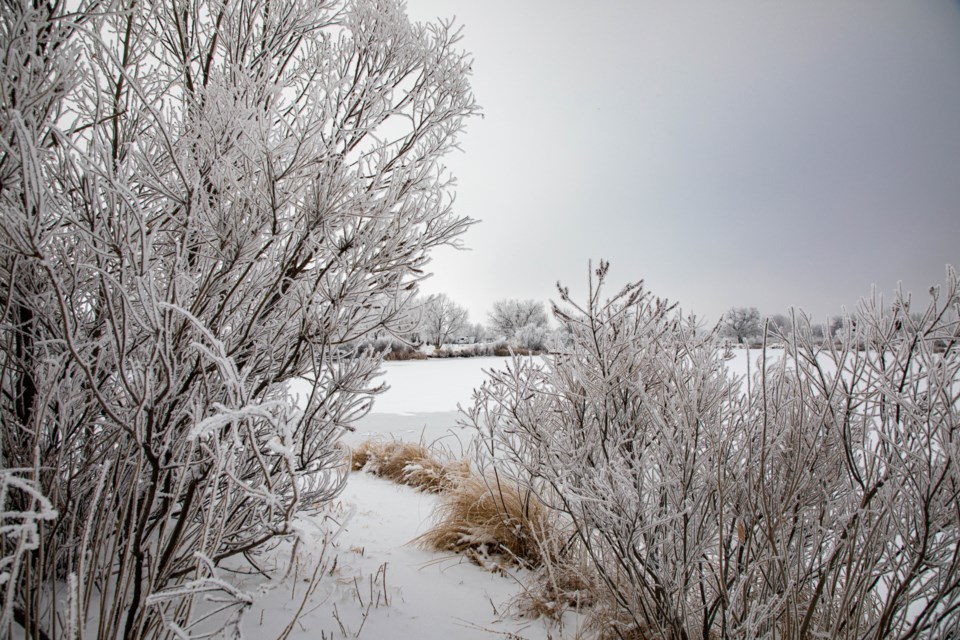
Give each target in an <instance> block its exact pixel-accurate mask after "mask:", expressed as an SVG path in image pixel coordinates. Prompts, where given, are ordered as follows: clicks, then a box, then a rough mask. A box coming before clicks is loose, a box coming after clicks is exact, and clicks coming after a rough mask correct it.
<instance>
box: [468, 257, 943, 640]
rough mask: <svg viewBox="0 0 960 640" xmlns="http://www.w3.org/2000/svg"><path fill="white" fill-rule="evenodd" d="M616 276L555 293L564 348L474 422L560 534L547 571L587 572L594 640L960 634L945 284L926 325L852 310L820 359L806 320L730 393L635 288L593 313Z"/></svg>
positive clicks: (510, 380) (897, 310)
mask: <svg viewBox="0 0 960 640" xmlns="http://www.w3.org/2000/svg"><path fill="white" fill-rule="evenodd" d="M606 270H607V266H606V265H605V264H604V265H601V267H600V269H599V270H598V273H597V280H596V282H595V283H592V286H591V292H590V296H589V299H588V302H587V305H586V307H583V308H580V307H577V306H576V305H574V304H573V303H572V302H571V301H570V300H569V298H568V296H567V295H566V292H565V291H561V298H562V300H563V302H564V303H566V305H565V307H564V308H560V309H556V310H555V315H556V317H557V319H558V320H559V321H560V322H561V323H562V324H563V325H564V330H565V331H566V332H568V334H569V336H570V338H571V341H570V346H569V349H568V350H567V351H564V352H562V353H559V354H557V355H555V356H551V357H549V358H546V359H544V360H543V361H542V362H537V361H535V360H530V359H516V360H515V361H514V363H513V365H512V366H511V367H509V368H508V369H507V370H506V371H502V372H498V373H495V374H494V375H493V376H492V378H491V379H490V380H489V381H488V382H487V383H486V384H485V385H484V387H483V388H482V389H481V390H480V392H479V393H478V395H477V399H476V403H475V405H474V407H473V408H472V409H471V410H470V412H469V416H470V419H471V422H472V423H473V424H474V426H475V427H476V428H477V429H478V432H479V436H480V437H479V439H478V441H477V443H478V458H479V460H478V463H479V464H480V465H483V466H487V467H490V466H492V467H493V468H494V469H495V470H497V472H498V473H501V474H505V475H509V476H510V477H516V478H519V479H521V480H523V481H524V482H525V483H526V484H527V486H529V487H531V488H533V489H534V490H536V491H537V492H538V494H539V495H540V497H541V498H542V499H543V500H544V501H545V502H546V503H548V504H549V505H550V507H551V509H553V510H554V511H555V512H556V513H557V514H558V515H559V517H560V520H561V521H565V522H566V523H567V526H569V528H570V531H571V536H572V541H573V542H572V543H571V545H568V548H567V550H566V551H567V553H566V555H558V556H548V557H547V559H548V561H549V560H551V558H556V560H555V561H556V562H559V563H561V564H560V565H557V566H555V567H554V568H553V571H552V572H551V571H550V568H549V567H548V571H547V572H546V574H547V575H550V574H551V573H553V574H561V573H562V572H563V571H564V570H566V569H567V568H568V566H569V565H570V563H572V562H576V561H577V559H578V558H581V559H582V558H585V559H587V560H588V566H589V567H590V569H589V570H590V571H591V572H592V574H593V575H591V576H587V577H586V579H585V580H584V582H585V583H588V584H589V583H594V581H596V583H597V584H601V585H603V589H602V593H600V594H599V598H598V600H599V602H598V604H597V606H595V607H594V609H593V628H594V629H595V630H596V631H597V632H598V635H601V636H611V637H616V636H625V637H630V636H639V637H653V638H693V637H698V638H707V637H710V638H713V637H724V638H758V637H759V638H812V637H837V638H890V637H893V638H909V637H943V638H945V637H948V636H949V634H950V633H951V632H952V631H955V630H956V629H957V628H958V624H960V617H958V616H960V510H958V507H957V504H958V501H957V498H958V491H960V473H958V469H957V462H958V460H960V444H958V443H960V422H958V408H960V407H958V392H960V382H958V375H960V371H958V368H960V358H958V356H957V340H958V333H960V332H958V326H957V321H956V317H957V316H956V313H957V310H958V302H960V301H958V295H957V281H956V276H955V274H954V273H953V272H952V271H951V272H950V273H949V274H948V281H947V286H946V287H945V288H944V290H943V291H942V292H935V296H934V298H933V300H932V301H931V303H930V306H929V307H928V309H927V311H926V312H925V313H924V314H922V318H919V319H918V317H917V315H916V314H914V316H913V317H912V318H911V316H910V314H909V306H910V305H909V300H907V299H904V298H903V297H902V296H898V298H897V300H896V301H895V303H894V305H893V307H892V310H890V309H888V308H884V307H883V305H882V303H881V301H880V300H878V299H874V300H871V301H867V302H864V303H862V304H861V307H860V309H859V310H858V312H857V314H856V315H855V316H854V317H852V318H850V319H849V320H848V322H847V324H846V332H845V334H844V338H843V341H842V345H841V346H840V347H838V348H832V349H830V350H822V349H819V348H817V347H815V346H813V345H812V344H811V341H810V339H809V335H810V330H809V323H808V322H807V321H806V320H805V319H803V318H798V319H796V322H795V323H794V325H795V326H796V327H797V329H796V331H795V333H794V334H792V335H790V336H787V337H786V338H787V347H786V349H784V350H783V351H780V350H778V351H776V352H773V353H776V354H777V355H776V356H770V358H763V359H762V361H761V363H760V364H761V367H760V371H759V372H758V373H757V375H756V376H755V377H754V379H753V380H752V381H746V380H744V381H738V380H732V379H731V378H730V376H729V375H728V372H727V371H726V369H725V366H724V364H723V359H722V357H721V355H722V352H723V349H722V347H721V346H720V345H719V343H718V341H717V340H716V339H715V338H714V336H713V335H711V334H707V335H703V334H702V333H701V332H698V331H697V330H696V329H695V327H694V325H693V323H692V322H686V321H684V320H682V319H679V318H678V317H676V314H675V313H673V312H672V310H671V307H670V306H669V305H667V304H666V303H664V302H663V301H660V300H658V299H656V298H654V297H652V296H651V295H650V294H648V293H646V292H645V291H644V290H643V288H642V285H640V284H637V285H631V286H628V287H626V288H625V289H624V290H623V291H621V292H620V293H619V294H618V295H616V296H614V297H613V298H612V299H611V300H609V301H607V302H601V298H600V288H601V285H602V282H603V279H604V276H605V274H606ZM594 285H595V286H594ZM858 343H859V344H863V345H865V346H866V347H867V349H866V350H865V351H860V350H857V349H855V348H853V346H854V345H856V344H858ZM938 345H939V346H938ZM943 345H946V347H945V348H944V347H943ZM938 351H939V353H938Z"/></svg>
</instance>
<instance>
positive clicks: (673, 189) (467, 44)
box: [407, 0, 960, 321]
mask: <svg viewBox="0 0 960 640" xmlns="http://www.w3.org/2000/svg"><path fill="white" fill-rule="evenodd" d="M407 10H408V13H409V15H410V17H411V18H412V19H414V20H426V19H434V18H436V17H438V16H442V17H448V18H449V17H453V16H456V18H457V22H458V23H459V24H461V25H463V27H464V29H465V32H464V40H463V41H462V44H463V47H464V48H466V49H467V50H468V51H470V52H471V53H472V54H473V55H474V57H475V62H474V65H473V69H474V76H473V87H474V91H475V93H476V95H477V98H478V101H479V102H480V104H481V105H482V106H483V109H484V114H485V117H484V119H483V120H479V119H477V120H474V121H472V122H471V123H470V124H469V128H468V131H467V133H466V135H465V136H464V139H463V149H464V152H465V153H463V154H457V155H456V156H454V157H451V158H449V159H448V166H449V167H450V168H451V169H452V170H453V172H454V173H455V174H456V175H457V177H458V180H459V187H458V190H457V192H458V199H457V210H458V212H459V213H461V214H465V215H468V216H470V217H473V218H477V219H480V220H482V222H481V223H480V224H478V225H476V226H475V227H473V228H472V229H471V230H470V231H469V232H468V233H467V235H466V236H465V238H464V240H465V243H466V244H467V245H468V246H469V247H470V249H471V250H470V251H468V252H458V251H454V250H445V251H441V252H437V253H436V254H435V257H434V261H433V263H432V265H431V267H432V270H433V271H434V273H435V274H436V276H435V277H434V278H433V279H432V280H431V281H430V282H429V283H428V284H427V285H426V287H425V289H426V290H427V291H428V292H445V293H448V294H449V295H450V296H451V297H452V298H453V299H454V300H456V301H457V302H458V303H460V304H462V305H464V306H467V307H468V309H469V310H470V315H471V320H472V321H486V315H487V312H488V310H489V308H490V305H491V303H492V302H493V301H494V300H496V299H498V298H536V299H541V300H544V301H546V300H547V299H550V298H554V299H555V298H556V296H555V288H554V283H555V282H556V281H557V280H560V281H562V282H563V283H564V284H565V285H568V286H570V287H571V290H572V291H574V292H578V291H579V292H582V291H583V290H584V289H585V286H584V285H585V281H586V274H587V262H588V260H590V259H593V260H594V261H596V260H597V259H599V258H604V259H607V260H609V261H610V262H611V263H612V269H611V284H612V285H616V286H619V285H621V284H623V283H624V282H626V281H628V280H635V279H639V278H644V279H645V280H646V282H647V285H648V287H649V288H650V289H651V290H652V291H653V292H654V293H656V294H658V295H660V296H664V297H667V298H670V299H671V300H674V301H677V302H679V303H680V304H681V306H682V307H683V308H684V310H688V311H695V312H696V313H697V314H698V315H702V316H705V317H707V318H708V319H710V320H716V319H717V318H718V317H719V316H720V314H722V313H723V312H724V311H725V310H726V309H728V308H729V307H731V306H756V307H759V308H760V310H761V311H762V312H764V313H777V312H783V311H786V310H787V309H788V308H789V307H790V306H797V307H801V308H803V309H805V310H806V311H808V312H810V313H812V314H813V315H814V317H815V318H817V319H822V318H824V317H826V316H827V315H829V314H835V313H838V312H839V311H840V309H841V306H842V305H847V306H848V307H850V306H852V305H853V304H854V303H856V301H857V299H858V298H859V297H861V296H864V295H867V294H869V292H870V286H871V284H876V285H877V286H878V288H879V289H880V290H881V291H882V292H890V291H892V290H893V288H894V287H895V286H896V283H897V281H899V280H902V281H903V283H904V286H905V288H907V289H910V290H913V291H915V292H918V293H919V294H921V296H922V298H923V300H924V301H925V300H926V290H927V288H928V287H929V286H930V285H931V284H938V283H942V281H943V279H944V266H945V265H946V264H947V263H950V264H954V265H956V266H960V121H958V118H960V4H958V3H956V2H947V1H933V0H931V1H912V2H907V1H905V0H898V1H890V0H863V1H841V0H822V1H817V0H803V1H802V2H801V1H795V2H790V3H786V2H769V1H761V0H758V1H752V2H746V1H738V2H706V1H703V2H668V1H666V0H663V1H657V2H653V1H646V0H644V1H630V2H626V1H623V2H621V1H617V2H613V1H603V0H597V1H594V2H588V3H584V2H569V1H566V0H552V1H546V0H542V1H541V0H513V1H511V2H505V1H502V0H483V1H478V0H408V7H407ZM609 293H611V294H612V293H613V287H611V290H610V291H609ZM580 297H582V296H580ZM887 297H888V296H887Z"/></svg>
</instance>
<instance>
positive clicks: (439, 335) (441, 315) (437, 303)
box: [421, 293, 468, 349]
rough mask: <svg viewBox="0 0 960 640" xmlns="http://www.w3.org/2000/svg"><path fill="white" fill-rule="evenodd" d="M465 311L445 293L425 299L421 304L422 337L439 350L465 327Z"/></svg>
mask: <svg viewBox="0 0 960 640" xmlns="http://www.w3.org/2000/svg"><path fill="white" fill-rule="evenodd" d="M467 315H468V314H467V310H466V309H464V308H463V307H461V306H460V305H458V304H456V303H455V302H454V301H453V300H451V299H450V298H449V296H447V294H445V293H441V294H438V295H433V296H430V297H429V298H427V301H426V302H424V304H423V320H422V321H421V326H422V328H423V335H425V336H426V337H427V339H428V340H430V342H431V343H433V345H434V346H435V347H436V348H437V349H439V348H440V347H442V346H443V345H444V343H446V342H448V341H449V339H450V338H452V337H455V336H457V335H458V334H460V333H461V332H462V331H463V330H464V328H465V327H466V326H467Z"/></svg>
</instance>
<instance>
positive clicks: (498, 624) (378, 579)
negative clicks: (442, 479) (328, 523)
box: [245, 472, 559, 640]
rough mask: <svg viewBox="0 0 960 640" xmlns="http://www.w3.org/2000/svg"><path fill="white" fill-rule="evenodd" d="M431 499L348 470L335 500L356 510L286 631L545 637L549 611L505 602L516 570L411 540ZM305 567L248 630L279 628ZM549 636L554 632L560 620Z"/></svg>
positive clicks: (300, 634)
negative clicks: (518, 612) (541, 615)
mask: <svg viewBox="0 0 960 640" xmlns="http://www.w3.org/2000/svg"><path fill="white" fill-rule="evenodd" d="M436 500H437V498H436V496H432V495H427V494H422V493H417V492H416V491H414V490H412V489H410V488H408V487H404V486H399V485H396V484H393V483H392V482H389V481H387V480H382V479H380V478H376V477H373V476H371V475H369V474H367V473H362V472H361V473H354V474H353V475H352V476H351V478H350V482H349V483H348V485H347V489H346V490H345V492H344V493H343V495H342V497H341V501H340V505H339V508H338V511H339V512H340V513H343V514H345V515H346V514H349V513H350V512H351V511H353V513H352V516H350V518H349V520H348V521H347V524H346V526H345V528H344V530H343V532H342V534H341V535H340V537H339V539H338V541H337V543H336V547H335V549H333V550H332V552H328V553H327V557H326V560H327V564H326V567H327V568H326V569H325V576H324V578H323V579H322V580H321V581H320V582H319V583H318V588H317V590H316V592H315V593H314V594H313V595H312V596H311V597H310V598H309V599H308V602H307V605H306V606H305V608H304V610H305V611H309V613H307V615H305V616H304V617H303V619H302V620H301V621H300V622H299V623H298V625H296V627H295V628H294V630H293V632H292V633H291V635H290V638H314V639H320V638H371V639H382V638H397V639H405V638H410V639H417V640H448V639H451V638H457V639H464V640H472V639H477V640H479V639H487V638H497V637H504V638H512V639H518V640H519V639H524V640H545V639H546V638H549V637H551V634H550V633H549V632H548V628H547V626H546V624H547V623H546V622H545V621H543V620H531V619H525V618H520V617H516V616H512V615H510V613H509V612H508V604H509V602H510V600H511V599H512V598H513V597H514V596H515V595H516V594H517V593H518V591H519V590H520V586H519V583H518V581H517V580H516V579H515V578H512V577H509V576H502V575H495V574H493V573H490V572H488V571H485V570H482V569H480V568H479V567H477V566H475V565H473V564H471V563H470V562H468V561H467V560H465V559H464V558H462V557H459V556H451V555H444V554H437V553H433V552H428V551H423V550H421V549H418V548H416V547H415V546H413V545H411V544H409V543H410V541H412V540H413V539H414V538H416V536H417V535H419V534H421V533H423V532H424V531H425V530H426V528H427V527H428V526H429V521H430V517H431V514H432V512H433V507H434V505H435V504H436ZM354 508H355V510H354ZM334 556H335V557H336V564H335V565H334V564H333V563H332V559H333V557H334ZM314 559H316V558H314ZM384 566H385V569H384ZM307 573H309V568H307V569H305V570H304V571H303V573H301V574H299V579H298V580H297V581H295V583H294V587H297V586H299V588H300V590H301V593H300V594H292V593H291V591H290V589H289V588H287V586H286V585H284V587H281V588H279V589H277V590H275V591H272V592H270V593H269V594H268V595H267V597H265V598H263V599H262V600H259V601H258V602H257V603H256V605H255V608H254V610H253V611H252V612H251V613H250V614H249V615H248V616H247V618H246V620H247V623H246V624H245V635H246V637H248V638H273V637H276V636H277V634H278V633H279V632H280V631H281V630H282V629H283V627H284V626H285V624H286V622H287V621H288V620H289V619H291V618H292V615H293V613H294V612H295V611H296V609H297V608H298V607H299V605H300V602H301V600H302V597H303V594H302V592H303V590H304V589H305V588H306V585H307V583H306V582H305V581H304V578H303V576H304V575H306V574H307ZM384 577H385V580H384ZM505 613H506V615H504V614H505ZM553 637H559V634H558V633H557V632H556V630H554V631H553Z"/></svg>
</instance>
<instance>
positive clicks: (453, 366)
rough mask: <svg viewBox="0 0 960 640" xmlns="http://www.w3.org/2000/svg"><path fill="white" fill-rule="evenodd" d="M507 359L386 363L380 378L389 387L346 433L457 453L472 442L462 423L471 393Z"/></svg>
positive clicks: (352, 438)
mask: <svg viewBox="0 0 960 640" xmlns="http://www.w3.org/2000/svg"><path fill="white" fill-rule="evenodd" d="M508 362H509V359H508V358H446V359H434V360H411V361H403V362H386V363H384V366H383V370H384V375H383V377H382V378H380V380H381V381H383V382H385V383H386V384H387V385H388V386H389V387H390V388H389V389H388V390H387V391H386V392H385V393H383V394H381V395H379V396H377V398H376V399H375V400H374V404H373V410H372V411H371V412H370V413H369V414H368V415H366V416H365V417H364V418H363V419H361V420H359V421H357V423H356V424H355V425H354V426H355V427H356V432H355V433H351V434H348V435H347V436H345V437H344V442H346V443H348V444H355V443H356V442H359V441H361V440H364V439H366V438H370V437H375V436H391V437H394V438H397V439H400V440H407V441H419V440H421V439H422V440H423V441H424V442H425V443H427V444H432V443H434V442H437V441H439V442H442V443H443V444H444V445H445V446H447V447H450V448H452V449H453V450H454V451H458V450H459V449H460V447H461V444H462V445H463V446H465V445H466V443H467V442H468V441H469V440H470V437H471V436H470V430H469V429H466V428H464V427H461V426H458V422H459V421H460V420H461V419H462V417H463V416H462V414H461V413H460V411H458V409H457V405H460V406H463V407H464V408H466V407H469V406H470V405H471V404H472V402H473V391H474V389H476V388H478V387H479V386H480V385H481V384H482V383H483V381H484V379H486V373H485V372H486V371H488V370H490V369H502V368H504V367H505V366H506V365H507V363H508Z"/></svg>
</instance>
